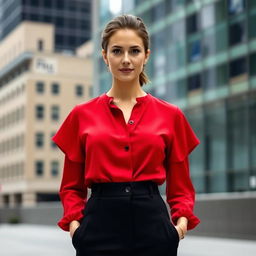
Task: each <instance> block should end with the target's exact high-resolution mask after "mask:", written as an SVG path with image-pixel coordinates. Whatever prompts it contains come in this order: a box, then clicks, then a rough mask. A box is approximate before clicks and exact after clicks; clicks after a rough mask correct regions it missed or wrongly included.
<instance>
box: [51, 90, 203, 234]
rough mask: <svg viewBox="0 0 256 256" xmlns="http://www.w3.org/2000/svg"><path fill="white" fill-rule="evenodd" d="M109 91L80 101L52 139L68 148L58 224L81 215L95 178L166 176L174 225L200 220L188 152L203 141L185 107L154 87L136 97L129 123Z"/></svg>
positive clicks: (190, 225) (64, 226)
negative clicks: (157, 93)
mask: <svg viewBox="0 0 256 256" xmlns="http://www.w3.org/2000/svg"><path fill="white" fill-rule="evenodd" d="M112 100H113V97H110V96H108V95H107V94H106V93H103V94H101V95H100V96H97V97H95V98H93V99H91V100H89V101H87V102H83V103H80V104H78V105H76V106H75V107H74V108H73V109H72V110H71V111H70V113H69V114H68V116H67V117H66V119H65V120H64V122H63V123H62V125H61V127H60V128H59V130H58V131H57V133H56V134H55V135H54V136H53V137H52V140H53V141H54V142H55V143H56V144H57V145H58V147H59V148H60V149H61V150H62V151H63V152H64V153H65V162H64V169H63V177H62V181H61V186H60V190H59V195H60V199H61V202H62V204H63V209H64V214H63V217H62V218H61V219H60V220H59V222H58V225H59V227H60V228H62V229H63V230H65V231H69V223H70V222H71V221H72V220H78V221H80V220H81V219H82V218H83V213H82V210H83V208H84V207H85V204H86V202H87V188H91V184H92V183H93V182H113V181H114V182H123V181H139V180H153V181H155V182H156V183H157V184H158V185H161V184H163V183H164V182H165V181H166V202H167V203H168V204H169V206H170V209H171V212H170V213H171V220H172V222H173V223H174V224H175V225H176V223H177V219H178V218H179V217H181V216H184V217H187V218H188V230H189V229H193V228H194V227H195V226H197V225H198V224H199V223H200V219H199V218H198V217H197V216H195V215H194V214H193V208H194V202H195V190H194V187H193V184H192V182H191V179H190V174H189V158H188V155H189V153H190V152H191V151H192V150H193V149H194V148H195V147H196V146H197V145H198V144H199V143H200V141H199V139H198V138H197V137H196V135H195V133H194V131H193V130H192V128H191V126H190V124H189V122H188V121H187V119H186V117H185V115H184V113H183V112H182V110H181V109H180V108H179V107H177V106H176V105H174V104H171V103H169V102H166V101H164V100H162V99H159V98H156V97H154V96H153V95H151V94H150V93H147V95H145V96H141V97H137V98H136V101H137V103H136V104H135V105H134V107H133V109H132V112H131V116H130V119H129V121H128V123H126V122H125V119H124V116H123V112H122V110H121V109H120V108H118V106H117V105H115V104H114V103H113V102H112Z"/></svg>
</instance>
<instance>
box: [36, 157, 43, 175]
mask: <svg viewBox="0 0 256 256" xmlns="http://www.w3.org/2000/svg"><path fill="white" fill-rule="evenodd" d="M35 168H36V170H35V171H36V175H37V176H42V175H43V174H44V162H43V161H41V160H39V161H36V163H35Z"/></svg>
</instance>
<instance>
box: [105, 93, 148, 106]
mask: <svg viewBox="0 0 256 256" xmlns="http://www.w3.org/2000/svg"><path fill="white" fill-rule="evenodd" d="M146 93H147V94H146V95H144V96H140V97H136V98H135V99H136V101H137V103H139V104H141V103H143V102H146V101H147V100H148V99H149V97H150V93H148V92H146ZM101 96H102V99H103V100H105V101H106V103H107V104H108V105H111V106H113V105H114V104H113V103H112V101H113V99H114V97H113V96H108V95H107V92H104V93H103V94H102V95H101ZM114 106H115V105H114Z"/></svg>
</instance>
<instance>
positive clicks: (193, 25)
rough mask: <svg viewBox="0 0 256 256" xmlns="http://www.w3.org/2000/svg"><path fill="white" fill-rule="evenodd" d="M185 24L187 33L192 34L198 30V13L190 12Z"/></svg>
mask: <svg viewBox="0 0 256 256" xmlns="http://www.w3.org/2000/svg"><path fill="white" fill-rule="evenodd" d="M186 24H187V34H193V33H196V32H198V31H199V24H200V22H199V17H198V14H197V13H195V14H192V15H190V16H189V17H187V20H186Z"/></svg>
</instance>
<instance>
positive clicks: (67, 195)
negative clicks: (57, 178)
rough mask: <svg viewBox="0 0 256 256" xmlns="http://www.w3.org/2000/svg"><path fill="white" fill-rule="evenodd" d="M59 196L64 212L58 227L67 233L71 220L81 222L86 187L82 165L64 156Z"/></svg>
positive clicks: (85, 200)
mask: <svg viewBox="0 0 256 256" xmlns="http://www.w3.org/2000/svg"><path fill="white" fill-rule="evenodd" d="M59 196H60V199H61V202H62V205H63V210H64V212H63V217H62V218H61V219H60V220H59V222H58V226H59V227H60V228H62V229H63V230H64V231H69V223H70V222H71V221H72V220H78V221H81V219H82V218H83V209H84V207H85V204H86V202H87V187H86V186H85V184H84V163H77V162H73V161H71V160H69V158H68V157H67V156H66V155H65V161H64V168H63V176H62V181H61V185H60V189H59Z"/></svg>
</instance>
